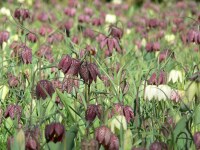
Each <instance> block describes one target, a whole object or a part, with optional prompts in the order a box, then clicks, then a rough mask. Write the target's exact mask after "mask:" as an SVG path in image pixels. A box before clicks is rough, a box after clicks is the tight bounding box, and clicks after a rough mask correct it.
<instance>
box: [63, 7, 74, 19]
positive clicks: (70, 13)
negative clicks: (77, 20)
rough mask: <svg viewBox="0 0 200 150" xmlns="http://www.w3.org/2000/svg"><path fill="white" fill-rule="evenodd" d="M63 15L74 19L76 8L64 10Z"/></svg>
mask: <svg viewBox="0 0 200 150" xmlns="http://www.w3.org/2000/svg"><path fill="white" fill-rule="evenodd" d="M64 13H65V14H66V15H67V16H69V17H74V16H75V15H76V8H73V7H72V8H71V7H67V8H65V10H64Z"/></svg>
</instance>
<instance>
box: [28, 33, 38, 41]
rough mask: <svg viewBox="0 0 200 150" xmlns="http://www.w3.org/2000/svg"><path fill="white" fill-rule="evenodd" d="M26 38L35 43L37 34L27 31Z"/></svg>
mask: <svg viewBox="0 0 200 150" xmlns="http://www.w3.org/2000/svg"><path fill="white" fill-rule="evenodd" d="M27 38H28V40H29V41H30V42H32V43H35V42H36V41H37V36H36V35H35V34H33V33H28V36H27Z"/></svg>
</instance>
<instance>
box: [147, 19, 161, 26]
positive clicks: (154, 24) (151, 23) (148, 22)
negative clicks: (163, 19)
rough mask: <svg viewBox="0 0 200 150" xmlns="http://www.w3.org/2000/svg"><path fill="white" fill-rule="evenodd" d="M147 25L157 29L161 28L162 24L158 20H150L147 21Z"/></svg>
mask: <svg viewBox="0 0 200 150" xmlns="http://www.w3.org/2000/svg"><path fill="white" fill-rule="evenodd" d="M146 25H147V27H149V28H157V27H159V26H160V22H159V20H157V19H149V20H147V21H146Z"/></svg>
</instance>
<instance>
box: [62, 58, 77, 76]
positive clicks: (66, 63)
mask: <svg viewBox="0 0 200 150" xmlns="http://www.w3.org/2000/svg"><path fill="white" fill-rule="evenodd" d="M80 66H81V61H80V60H78V59H75V58H71V57H70V56H69V55H66V56H64V57H63V58H62V59H61V60H60V62H59V64H58V69H59V70H62V71H63V73H64V74H68V75H73V76H77V75H78V73H79V69H80Z"/></svg>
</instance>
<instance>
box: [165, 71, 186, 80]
mask: <svg viewBox="0 0 200 150" xmlns="http://www.w3.org/2000/svg"><path fill="white" fill-rule="evenodd" d="M170 81H172V83H176V82H181V83H182V82H183V73H182V71H180V70H171V71H170V73H169V77H168V82H170Z"/></svg>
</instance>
